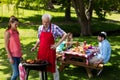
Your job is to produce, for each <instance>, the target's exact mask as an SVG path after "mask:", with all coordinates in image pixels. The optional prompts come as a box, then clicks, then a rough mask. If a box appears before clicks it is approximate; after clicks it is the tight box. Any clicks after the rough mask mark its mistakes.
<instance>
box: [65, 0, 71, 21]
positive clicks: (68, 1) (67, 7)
mask: <svg viewBox="0 0 120 80" xmlns="http://www.w3.org/2000/svg"><path fill="white" fill-rule="evenodd" d="M66 5H67V6H66V8H65V19H66V20H70V19H71V12H70V7H71V0H67V4H66Z"/></svg>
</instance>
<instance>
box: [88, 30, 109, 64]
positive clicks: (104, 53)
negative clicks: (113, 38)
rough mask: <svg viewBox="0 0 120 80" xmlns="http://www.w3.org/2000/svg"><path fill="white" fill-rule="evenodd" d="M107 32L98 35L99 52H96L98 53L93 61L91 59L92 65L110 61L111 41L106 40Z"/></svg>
mask: <svg viewBox="0 0 120 80" xmlns="http://www.w3.org/2000/svg"><path fill="white" fill-rule="evenodd" d="M106 36H107V34H106V32H101V33H99V34H98V41H99V45H98V50H99V51H98V50H96V51H97V52H96V51H95V52H96V53H97V54H96V55H95V56H94V57H93V58H92V59H90V63H92V64H96V65H97V64H99V63H104V64H105V63H107V62H108V61H109V59H110V55H111V46H110V43H109V41H108V40H107V39H106Z"/></svg>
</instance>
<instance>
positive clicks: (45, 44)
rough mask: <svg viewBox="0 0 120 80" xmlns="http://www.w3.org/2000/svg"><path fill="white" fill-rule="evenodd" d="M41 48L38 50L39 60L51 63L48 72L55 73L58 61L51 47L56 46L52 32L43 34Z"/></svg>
mask: <svg viewBox="0 0 120 80" xmlns="http://www.w3.org/2000/svg"><path fill="white" fill-rule="evenodd" d="M39 40H40V47H39V49H38V55H37V59H41V60H47V61H48V62H49V64H50V65H49V66H48V71H49V72H51V73H55V59H56V51H55V50H53V49H51V48H50V47H51V45H53V44H54V37H53V34H52V33H51V26H50V32H43V31H42V32H41V35H40V38H39Z"/></svg>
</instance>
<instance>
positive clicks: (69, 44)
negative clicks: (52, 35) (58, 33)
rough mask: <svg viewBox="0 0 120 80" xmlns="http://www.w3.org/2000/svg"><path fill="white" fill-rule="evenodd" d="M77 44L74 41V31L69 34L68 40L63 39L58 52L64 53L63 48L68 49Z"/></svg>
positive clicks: (57, 49)
mask: <svg viewBox="0 0 120 80" xmlns="http://www.w3.org/2000/svg"><path fill="white" fill-rule="evenodd" d="M73 44H76V42H73V35H72V33H68V34H67V38H66V41H63V42H62V43H61V44H60V45H59V46H58V47H57V48H56V52H57V53H62V51H63V50H68V49H70V48H72V45H73Z"/></svg>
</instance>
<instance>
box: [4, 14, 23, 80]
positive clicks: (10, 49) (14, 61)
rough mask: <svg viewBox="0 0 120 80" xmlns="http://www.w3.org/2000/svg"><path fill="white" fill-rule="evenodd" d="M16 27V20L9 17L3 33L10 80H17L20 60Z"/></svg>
mask: <svg viewBox="0 0 120 80" xmlns="http://www.w3.org/2000/svg"><path fill="white" fill-rule="evenodd" d="M17 27H18V19H17V18H16V17H14V16H11V18H10V20H9V23H8V28H7V30H6V31H5V35H4V39H5V49H6V51H7V54H8V59H9V62H10V63H11V66H12V69H13V74H12V77H11V80H17V77H18V76H19V69H18V65H19V63H20V58H21V56H22V53H21V46H20V39H19V32H18V30H17Z"/></svg>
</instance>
